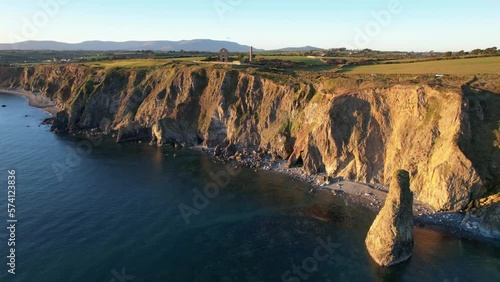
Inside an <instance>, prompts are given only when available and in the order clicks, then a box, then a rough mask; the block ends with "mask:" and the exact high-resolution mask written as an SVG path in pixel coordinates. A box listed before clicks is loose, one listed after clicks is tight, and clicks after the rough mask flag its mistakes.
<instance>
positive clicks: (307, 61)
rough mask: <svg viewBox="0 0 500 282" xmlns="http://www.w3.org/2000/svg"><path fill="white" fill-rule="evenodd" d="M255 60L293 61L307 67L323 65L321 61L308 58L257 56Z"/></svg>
mask: <svg viewBox="0 0 500 282" xmlns="http://www.w3.org/2000/svg"><path fill="white" fill-rule="evenodd" d="M255 59H256V60H258V59H265V60H282V61H292V62H296V63H304V64H307V65H320V64H323V62H322V61H321V59H313V58H307V57H306V56H256V57H255Z"/></svg>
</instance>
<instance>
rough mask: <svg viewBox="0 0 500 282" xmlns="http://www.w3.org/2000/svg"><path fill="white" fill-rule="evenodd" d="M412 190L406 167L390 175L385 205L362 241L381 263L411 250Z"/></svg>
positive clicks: (408, 254) (388, 263) (403, 258)
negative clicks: (390, 179)
mask: <svg viewBox="0 0 500 282" xmlns="http://www.w3.org/2000/svg"><path fill="white" fill-rule="evenodd" d="M412 207H413V193H412V192H411V190H410V176H409V173H408V172H407V171H404V170H398V171H397V172H396V173H395V174H394V176H393V177H392V181H391V184H390V187H389V194H388V195H387V199H386V200H385V204H384V207H383V208H382V210H381V211H380V213H379V214H378V215H377V217H376V218H375V221H374V222H373V224H372V226H371V227H370V231H368V235H367V237H366V240H365V243H366V247H367V249H368V252H369V253H370V255H371V257H372V258H373V260H375V262H377V263H378V264H379V265H381V266H391V265H395V264H398V263H401V262H403V261H406V260H407V259H409V258H410V257H411V255H412V252H413V209H412Z"/></svg>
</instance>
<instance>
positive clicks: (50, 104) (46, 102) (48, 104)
mask: <svg viewBox="0 0 500 282" xmlns="http://www.w3.org/2000/svg"><path fill="white" fill-rule="evenodd" d="M0 92H2V93H6V94H11V95H17V96H22V97H26V98H28V101H29V102H28V103H29V105H30V106H32V107H36V108H40V109H42V110H44V111H46V112H48V113H50V114H51V115H53V116H55V115H56V114H57V113H58V112H60V111H61V110H62V109H61V108H59V107H58V106H57V103H56V102H55V101H53V100H51V99H49V98H48V97H46V96H44V95H43V94H42V93H39V92H29V91H24V90H20V89H13V88H7V89H5V88H0Z"/></svg>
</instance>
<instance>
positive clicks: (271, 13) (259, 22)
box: [0, 0, 500, 51]
mask: <svg viewBox="0 0 500 282" xmlns="http://www.w3.org/2000/svg"><path fill="white" fill-rule="evenodd" d="M0 9H1V11H2V12H3V13H2V16H1V17H0V43H14V42H20V41H25V40H55V41H61V42H68V43H78V42H82V41H86V40H104V41H128V40H189V39H214V40H228V41H234V42H237V43H240V44H245V45H252V46H254V47H256V48H260V49H278V48H283V47H297V46H306V45H310V46H316V47H320V48H338V47H347V48H350V49H363V48H370V49H377V50H401V51H430V50H435V51H448V50H451V51H459V50H466V51H467V50H472V49H475V48H488V47H493V46H497V47H500V1H498V0H454V1H448V0H440V1H436V0H432V1H430V0H371V1H369V0H317V1H315V0H309V1H306V0H176V1H170V0H163V1H160V0H158V1H157V0H142V1H127V0H120V1H118V0H23V1H19V0H0Z"/></svg>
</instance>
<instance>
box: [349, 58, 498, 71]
mask: <svg viewBox="0 0 500 282" xmlns="http://www.w3.org/2000/svg"><path fill="white" fill-rule="evenodd" d="M343 72H345V73H351V74H372V73H376V74H403V73H404V74H426V73H442V74H479V73H496V74H500V56H497V57H487V58H472V59H458V60H442V61H430V62H415V63H402V64H382V65H365V66H349V67H346V68H344V69H343Z"/></svg>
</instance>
